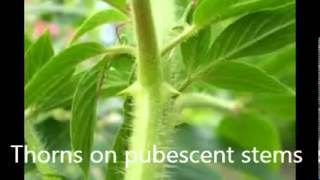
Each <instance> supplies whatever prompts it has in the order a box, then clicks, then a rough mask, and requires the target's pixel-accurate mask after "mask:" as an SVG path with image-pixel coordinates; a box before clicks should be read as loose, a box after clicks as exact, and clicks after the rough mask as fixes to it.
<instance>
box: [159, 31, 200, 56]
mask: <svg viewBox="0 0 320 180" xmlns="http://www.w3.org/2000/svg"><path fill="white" fill-rule="evenodd" d="M196 32H197V28H196V26H194V25H191V26H188V27H187V28H185V30H184V31H183V32H182V33H181V34H180V35H179V36H178V37H177V38H175V39H174V40H173V41H172V42H170V43H169V44H168V45H167V46H165V47H164V49H163V50H162V51H161V56H165V55H166V54H167V53H169V52H170V51H171V50H172V49H173V48H175V47H176V46H177V45H179V44H180V43H182V42H183V41H185V40H186V39H188V38H189V37H191V36H193V35H194V34H195V33H196Z"/></svg>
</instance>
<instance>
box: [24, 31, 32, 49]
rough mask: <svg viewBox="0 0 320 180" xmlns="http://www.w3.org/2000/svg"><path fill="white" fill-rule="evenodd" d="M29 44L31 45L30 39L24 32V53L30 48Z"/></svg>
mask: <svg viewBox="0 0 320 180" xmlns="http://www.w3.org/2000/svg"><path fill="white" fill-rule="evenodd" d="M31 45H32V41H31V39H30V38H29V36H28V35H27V34H24V52H25V53H26V52H27V50H28V49H29V48H30V46H31Z"/></svg>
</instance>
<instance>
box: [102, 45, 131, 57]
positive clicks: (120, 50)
mask: <svg viewBox="0 0 320 180" xmlns="http://www.w3.org/2000/svg"><path fill="white" fill-rule="evenodd" d="M105 51H106V54H107V55H110V56H112V55H119V54H128V55H131V56H135V55H136V53H135V49H134V48H132V47H129V46H116V47H110V48H106V50H105Z"/></svg>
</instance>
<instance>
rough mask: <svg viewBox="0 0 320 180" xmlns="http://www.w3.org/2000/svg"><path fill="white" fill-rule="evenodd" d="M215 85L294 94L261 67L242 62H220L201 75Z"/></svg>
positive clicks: (255, 91) (250, 90) (254, 91)
mask: <svg viewBox="0 0 320 180" xmlns="http://www.w3.org/2000/svg"><path fill="white" fill-rule="evenodd" d="M200 79H201V80H202V81H204V82H205V83H209V84H211V85H213V86H217V87H220V88H225V89H228V90H234V91H239V92H247V93H262V94H263V93H266V94H273V93H276V94H293V91H292V90H291V89H289V88H288V87H287V86H285V85H284V84H283V83H281V82H280V81H278V80H277V79H275V78H274V77H272V76H270V75H268V74H267V73H266V72H264V71H262V70H261V69H259V68H257V67H254V66H252V65H249V64H245V63H240V62H220V63H217V64H216V65H215V66H213V67H212V68H211V70H210V71H209V72H207V73H204V74H202V76H201V77H200Z"/></svg>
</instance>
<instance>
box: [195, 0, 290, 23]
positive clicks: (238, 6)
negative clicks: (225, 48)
mask: <svg viewBox="0 0 320 180" xmlns="http://www.w3.org/2000/svg"><path fill="white" fill-rule="evenodd" d="M290 3H293V1H292V0H281V1H279V0H267V1H266V0H253V1H252V0H224V1H220V0H202V1H201V2H200V4H199V6H198V7H197V9H196V10H195V12H194V16H193V22H194V24H196V25H197V26H199V27H203V26H205V25H207V24H210V23H216V22H219V21H222V20H224V19H227V18H230V17H233V16H240V15H243V14H246V13H250V12H253V11H257V10H262V9H266V8H276V7H279V6H284V5H287V4H290Z"/></svg>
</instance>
